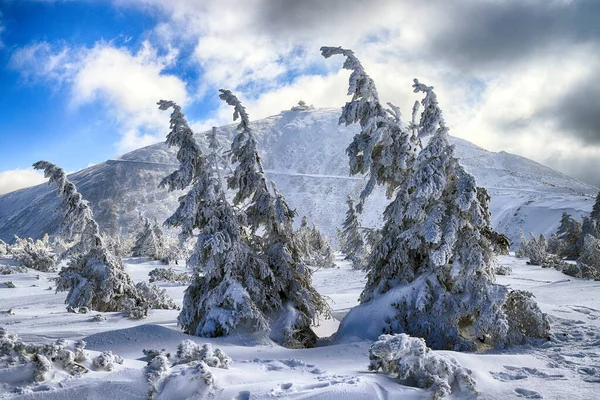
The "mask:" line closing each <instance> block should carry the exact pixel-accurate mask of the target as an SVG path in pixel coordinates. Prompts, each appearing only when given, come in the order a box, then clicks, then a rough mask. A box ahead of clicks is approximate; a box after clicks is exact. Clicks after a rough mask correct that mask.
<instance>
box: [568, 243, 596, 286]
mask: <svg viewBox="0 0 600 400" xmlns="http://www.w3.org/2000/svg"><path fill="white" fill-rule="evenodd" d="M574 267H575V268H573V266H570V267H569V268H568V269H566V270H564V271H563V272H565V273H566V274H568V275H571V276H576V277H579V278H587V279H600V240H598V239H596V238H595V237H593V236H592V235H589V234H588V235H585V238H584V239H583V245H582V248H581V256H579V258H578V259H577V265H576V266H574Z"/></svg>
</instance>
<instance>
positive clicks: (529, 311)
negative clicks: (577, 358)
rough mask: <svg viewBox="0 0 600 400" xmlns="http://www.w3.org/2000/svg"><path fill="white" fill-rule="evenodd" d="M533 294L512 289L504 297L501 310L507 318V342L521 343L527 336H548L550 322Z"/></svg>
mask: <svg viewBox="0 0 600 400" xmlns="http://www.w3.org/2000/svg"><path fill="white" fill-rule="evenodd" d="M533 297H534V296H533V294H532V293H531V292H527V291H524V290H513V291H512V292H510V293H509V294H508V296H507V298H506V302H505V303H504V305H503V306H502V310H503V311H504V313H505V314H506V319H507V320H508V324H509V329H508V332H509V333H508V336H509V337H508V338H507V341H508V342H509V343H514V344H523V343H526V342H527V340H528V339H529V338H548V337H549V336H550V322H549V320H548V316H547V315H546V314H544V313H543V312H542V311H541V310H540V308H539V307H538V305H537V303H536V302H535V301H534V300H533Z"/></svg>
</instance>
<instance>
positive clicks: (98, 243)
mask: <svg viewBox="0 0 600 400" xmlns="http://www.w3.org/2000/svg"><path fill="white" fill-rule="evenodd" d="M33 167H34V168H35V169H41V170H44V176H45V177H47V178H50V181H49V183H50V184H56V186H57V187H58V194H59V195H60V196H61V197H62V199H63V201H62V206H63V207H64V208H65V209H66V211H65V213H64V218H63V224H64V225H65V227H66V228H67V230H68V232H70V233H71V234H73V233H79V232H80V234H81V236H80V240H79V242H78V243H77V244H76V245H75V246H73V247H74V248H76V249H77V251H76V252H73V253H72V254H77V255H76V256H75V257H74V258H73V259H71V261H70V262H69V266H68V267H67V268H63V269H62V270H61V271H60V273H59V278H58V280H57V286H56V291H68V292H69V293H68V294H67V299H66V303H67V304H68V305H69V306H70V307H72V308H80V307H87V308H89V309H92V310H96V311H119V310H121V309H122V303H123V302H124V301H125V300H128V299H131V300H132V301H134V302H135V303H136V304H138V303H141V299H140V298H139V297H138V295H137V291H136V289H135V285H134V283H133V280H132V279H131V277H130V276H129V274H127V272H125V267H124V266H123V262H122V261H121V259H120V258H118V257H115V256H114V255H113V254H111V253H110V251H108V249H107V248H106V246H105V245H104V243H103V241H102V238H101V236H100V232H99V230H98V224H97V223H96V221H95V220H94V217H93V215H92V210H91V209H90V207H89V206H88V204H87V202H86V201H85V200H83V197H82V196H81V194H80V193H79V192H78V191H77V188H76V187H75V185H74V184H73V183H72V182H70V181H69V180H68V179H67V174H66V173H65V171H64V170H63V169H62V168H59V167H57V166H56V165H54V164H52V163H50V162H48V161H38V162H36V163H35V164H33Z"/></svg>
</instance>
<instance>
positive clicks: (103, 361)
mask: <svg viewBox="0 0 600 400" xmlns="http://www.w3.org/2000/svg"><path fill="white" fill-rule="evenodd" d="M92 364H93V365H94V368H96V369H100V370H104V371H112V370H113V369H115V364H123V358H121V357H120V356H118V355H116V354H113V353H112V351H110V350H108V351H103V352H102V353H100V354H99V355H98V356H96V357H94V359H93V360H92Z"/></svg>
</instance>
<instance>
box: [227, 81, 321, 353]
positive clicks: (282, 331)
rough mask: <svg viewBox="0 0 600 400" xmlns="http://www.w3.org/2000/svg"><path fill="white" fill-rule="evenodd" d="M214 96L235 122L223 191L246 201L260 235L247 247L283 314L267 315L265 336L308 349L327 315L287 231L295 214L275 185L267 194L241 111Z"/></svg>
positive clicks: (251, 221) (254, 144)
mask: <svg viewBox="0 0 600 400" xmlns="http://www.w3.org/2000/svg"><path fill="white" fill-rule="evenodd" d="M220 92H221V94H220V96H219V97H220V98H221V99H222V100H224V101H225V102H226V103H227V104H229V105H231V106H233V108H234V114H233V119H234V120H237V119H238V118H239V119H240V123H239V125H238V127H237V134H236V135H235V137H234V138H233V142H232V144H231V161H232V163H233V164H236V167H235V169H234V171H233V175H232V176H231V177H229V179H228V185H229V188H230V189H233V190H236V191H237V192H236V194H235V197H234V204H240V203H242V202H243V201H245V200H247V199H250V204H249V206H248V207H247V208H246V210H245V211H246V216H247V220H248V224H249V226H250V228H251V234H252V235H257V232H258V231H259V230H262V231H264V233H262V234H261V235H260V236H256V237H255V238H253V239H252V241H253V242H254V243H256V244H257V245H258V246H259V248H260V252H261V254H263V255H264V257H265V259H266V262H267V264H268V266H269V269H270V270H271V271H272V278H271V279H272V283H271V286H270V290H272V293H273V296H274V298H273V303H274V304H273V305H275V306H278V307H282V308H283V310H281V311H277V310H273V311H276V312H275V313H274V314H273V319H274V323H273V327H272V332H271V336H272V337H274V338H275V339H276V340H279V341H281V342H282V343H283V344H284V345H286V346H288V347H306V346H311V345H313V344H314V342H315V341H316V335H315V334H314V332H313V331H312V330H311V328H310V324H311V322H312V321H313V320H314V319H316V318H317V317H318V315H319V314H322V313H328V306H327V304H326V302H325V300H324V299H323V298H322V297H321V295H320V294H319V293H318V292H317V291H316V290H315V289H314V288H313V286H312V283H311V272H310V270H309V269H308V268H307V267H306V266H305V265H303V264H302V262H301V259H300V251H299V248H298V244H297V243H296V239H295V238H294V231H293V228H292V224H293V218H294V216H295V215H296V212H295V211H294V210H292V209H290V208H289V206H288V204H287V202H286V201H285V198H284V197H283V196H282V195H281V194H280V193H279V192H278V191H277V188H276V187H275V184H273V183H271V189H272V191H273V193H271V192H270V191H269V188H268V186H267V180H266V178H265V174H264V170H263V166H262V163H261V159H260V156H259V154H258V149H257V142H256V138H255V136H254V133H253V132H252V129H251V128H250V120H249V117H248V114H247V113H246V109H245V108H244V106H242V104H241V103H240V101H239V100H238V99H237V97H236V96H235V95H233V93H231V92H230V91H229V90H223V89H221V90H220Z"/></svg>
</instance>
